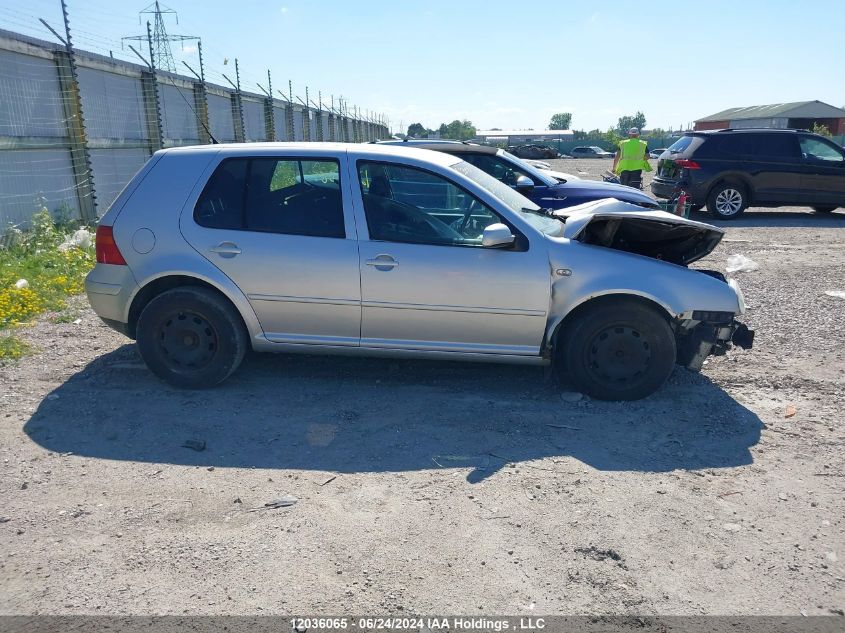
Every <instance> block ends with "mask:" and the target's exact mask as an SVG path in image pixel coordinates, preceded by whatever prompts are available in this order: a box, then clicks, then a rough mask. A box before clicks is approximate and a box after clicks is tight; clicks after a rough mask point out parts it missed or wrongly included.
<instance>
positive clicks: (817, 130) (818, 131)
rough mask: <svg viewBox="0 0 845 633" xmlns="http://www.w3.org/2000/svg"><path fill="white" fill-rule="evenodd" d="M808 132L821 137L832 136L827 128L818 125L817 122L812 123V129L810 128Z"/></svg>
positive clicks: (823, 125)
mask: <svg viewBox="0 0 845 633" xmlns="http://www.w3.org/2000/svg"><path fill="white" fill-rule="evenodd" d="M810 131H811V132H812V133H813V134H819V135H821V136H833V134H831V133H830V130H829V129H828V127H827V126H826V125H825V124H824V123H819V122H818V121H814V122H813V127H811V128H810Z"/></svg>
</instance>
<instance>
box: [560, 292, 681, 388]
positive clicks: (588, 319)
mask: <svg viewBox="0 0 845 633" xmlns="http://www.w3.org/2000/svg"><path fill="white" fill-rule="evenodd" d="M562 336H563V337H564V340H563V345H562V350H561V354H560V356H559V357H558V360H559V362H560V363H561V364H562V365H563V369H564V372H565V373H566V374H567V375H568V378H569V379H570V380H571V381H572V382H573V383H575V385H576V386H577V387H578V389H579V390H580V391H582V392H583V393H586V394H588V395H589V396H591V397H593V398H597V399H599V400H639V399H640V398H645V397H646V396H648V395H650V394H652V393H654V392H655V391H656V390H657V389H659V388H660V387H661V385H663V383H664V382H666V379H667V378H669V375H670V374H671V373H672V370H673V368H674V366H675V358H676V356H677V351H676V347H675V335H674V333H673V332H672V328H670V327H669V323H668V322H667V321H666V319H665V318H664V317H663V315H661V314H660V313H659V312H658V311H657V310H656V309H654V308H651V307H649V306H647V305H643V304H642V303H640V302H638V301H635V300H631V299H618V300H615V301H608V300H605V301H600V302H597V303H595V304H594V305H592V306H589V305H588V306H587V307H586V308H585V309H583V310H581V311H580V312H579V313H578V314H577V315H576V316H575V317H574V321H573V322H572V323H569V324H567V325H566V328H565V330H564V331H563V332H562Z"/></svg>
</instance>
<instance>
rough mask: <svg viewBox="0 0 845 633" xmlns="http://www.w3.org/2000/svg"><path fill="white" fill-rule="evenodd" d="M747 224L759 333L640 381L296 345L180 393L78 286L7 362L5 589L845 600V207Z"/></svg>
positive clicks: (46, 595) (152, 602) (517, 607)
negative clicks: (210, 386) (356, 355)
mask: <svg viewBox="0 0 845 633" xmlns="http://www.w3.org/2000/svg"><path fill="white" fill-rule="evenodd" d="M555 165H556V167H558V168H559V169H561V170H564V171H573V170H575V171H579V172H580V171H583V172H585V173H584V174H581V175H582V176H585V177H587V176H589V175H592V176H593V177H595V176H596V175H597V174H599V173H601V171H602V170H603V169H604V168H606V167H607V166H608V164H605V163H603V162H602V161H597V160H593V161H589V160H560V161H555ZM729 227H730V228H729V231H728V234H727V236H726V239H725V240H724V241H723V243H722V244H721V245H720V246H719V247H718V249H717V250H716V251H715V252H714V253H713V254H712V255H711V256H710V257H709V258H708V259H706V260H705V261H704V262H702V264H704V265H707V266H708V267H712V268H719V269H722V270H723V269H724V265H725V259H726V257H727V256H728V255H730V254H734V253H740V254H744V255H746V256H749V257H751V258H752V259H753V260H754V261H756V262H757V263H758V264H759V265H760V268H759V269H758V270H756V271H753V272H746V273H740V274H738V275H737V277H738V279H739V280H740V282H741V283H742V286H743V288H744V290H745V293H746V297H747V300H748V304H749V313H748V314H747V315H746V316H747V318H746V320H747V322H748V324H749V325H750V326H751V327H752V328H754V329H756V330H757V340H756V344H755V349H754V350H751V351H747V352H746V351H742V350H737V351H731V352H730V353H728V355H726V356H724V357H720V358H714V359H711V360H710V361H709V362H708V364H707V365H706V366H705V368H704V371H703V372H702V373H701V374H693V373H690V372H687V371H686V370H680V369H679V370H677V371H676V372H675V373H674V375H673V376H672V377H671V379H670V381H669V383H668V384H667V385H666V387H665V388H663V389H662V390H661V391H660V392H659V393H657V394H656V395H654V396H652V397H650V398H648V399H646V400H643V401H639V402H634V403H625V404H618V403H603V402H595V401H587V400H581V401H577V402H571V401H569V400H566V399H562V398H561V397H560V395H559V389H558V388H557V387H556V386H555V385H554V384H553V383H550V382H548V381H547V380H546V379H545V377H544V375H543V372H542V371H541V370H539V369H534V368H520V367H505V366H495V365H494V366H482V365H465V364H458V363H441V362H422V361H420V362H397V361H389V360H367V359H349V358H346V359H343V358H340V359H338V358H319V357H297V356H258V355H255V356H252V357H250V358H248V359H247V361H246V362H245V364H244V366H243V367H242V369H241V370H240V371H239V372H238V373H237V374H236V375H235V376H234V377H233V378H232V379H231V380H230V381H228V382H227V383H226V384H225V385H223V386H222V387H220V388H218V389H216V390H213V391H208V392H184V391H176V390H174V389H170V388H169V387H167V386H165V385H163V384H161V383H160V382H158V381H157V380H155V379H154V378H153V377H152V376H151V375H150V374H149V373H148V372H147V371H146V369H145V368H144V367H143V365H142V364H141V363H140V361H139V358H138V356H137V354H136V352H135V349H134V347H133V346H132V345H131V344H129V342H128V341H127V340H126V339H125V338H123V337H121V336H120V335H118V334H116V333H114V332H112V331H111V330H109V329H107V328H106V327H105V326H103V325H102V324H101V323H100V322H99V321H98V319H97V318H96V317H95V316H94V314H93V313H92V312H91V311H90V309H88V308H87V305H86V303H85V301H84V299H83V298H81V297H80V298H77V299H75V300H74V301H72V305H71V306H70V307H69V308H68V311H67V314H69V315H72V316H74V317H77V316H78V318H79V322H78V323H73V322H69V323H65V322H57V319H55V318H51V317H50V316H46V317H44V318H42V319H41V320H39V321H38V322H37V323H36V324H34V325H33V326H32V327H30V328H28V329H26V330H25V331H23V332H22V335H23V336H24V337H25V338H26V339H27V340H28V341H29V342H30V343H31V344H33V345H34V346H35V347H36V348H37V349H38V352H37V353H36V354H35V355H33V356H31V357H29V358H26V359H24V360H22V361H19V362H17V363H13V364H8V365H6V366H3V367H0V403H2V409H0V410H2V414H0V495H2V496H0V498H2V506H0V517H2V518H0V521H2V523H0V614H33V613H42V614H44V613H54V614H55V613H61V614H82V613H86V614H92V613H95V614H183V613H191V614H194V613H203V614H229V613H236V614H255V613H262V614H271V613H273V614H282V613H292V612H296V613H300V614H308V613H311V614H318V613H322V614H329V613H341V612H343V613H370V614H372V613H382V614H384V613H394V614H399V613H402V614H410V613H416V612H419V613H429V614H433V613H466V614H483V615H490V614H513V615H523V614H524V615H531V614H537V615H541V614H610V613H613V614H660V615H668V614H731V615H739V614H778V615H782V614H799V613H804V614H808V615H829V614H831V613H837V612H838V613H840V614H841V613H842V611H841V610H842V609H843V608H844V607H845V562H843V561H845V536H843V535H845V503H844V501H845V491H843V481H845V480H843V477H845V465H844V464H843V442H844V441H845V431H843V427H842V420H843V416H844V415H845V397H843V396H845V345H843V340H845V336H843V335H845V327H844V326H843V323H842V319H841V314H842V311H843V308H845V300H843V299H838V298H834V297H831V296H827V295H825V294H824V292H825V291H826V290H845V248H843V244H845V232H843V229H845V213H843V212H841V211H840V212H839V213H836V214H833V215H832V216H828V217H820V216H818V215H816V214H813V213H812V212H809V211H808V210H805V209H797V208H795V209H783V210H779V211H767V210H752V211H750V212H749V213H748V214H747V215H746V216H745V217H744V219H742V220H740V221H737V222H734V223H731V224H729ZM62 320H68V319H67V315H65V318H63V319H59V321H62ZM70 320H71V321H72V319H70ZM192 442H195V443H197V444H196V445H195V448H200V447H204V448H202V450H194V449H193V448H190V447H189V446H186V443H187V444H188V445H190V444H191V443H192ZM285 495H293V496H294V497H296V498H297V499H298V501H297V502H296V503H295V504H294V505H292V506H290V507H282V508H276V509H266V508H264V504H265V503H267V502H269V501H272V500H274V499H278V498H280V497H283V496H285ZM256 509H257V510H256ZM251 510H255V511H251Z"/></svg>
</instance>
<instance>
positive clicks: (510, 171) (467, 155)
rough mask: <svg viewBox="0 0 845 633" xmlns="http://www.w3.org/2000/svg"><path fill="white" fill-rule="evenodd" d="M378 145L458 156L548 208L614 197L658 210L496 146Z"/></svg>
mask: <svg viewBox="0 0 845 633" xmlns="http://www.w3.org/2000/svg"><path fill="white" fill-rule="evenodd" d="M380 143H384V144H388V145H408V146H409V147H422V148H424V149H430V150H434V151H437V152H444V153H446V154H451V155H453V156H457V157H458V158H460V159H462V160H465V161H466V162H468V163H469V164H471V165H475V166H476V167H478V168H479V169H480V170H481V171H484V172H486V173H488V174H490V175H491V176H493V177H494V178H496V179H498V180H501V181H502V182H503V183H505V184H506V185H508V186H510V187H513V188H514V189H516V190H517V191H518V192H519V193H521V194H522V195H524V196H525V197H526V198H528V199H529V200H531V201H532V202H534V203H536V204H538V205H540V206H541V207H544V208H547V209H563V208H565V207H571V206H574V205H576V204H581V203H583V202H592V201H593V200H601V199H602V198H616V199H617V200H622V201H623V202H631V203H633V204H636V205H639V206H641V207H644V208H647V209H657V208H659V205H658V204H657V202H655V201H654V199H652V198H651V197H649V196H648V195H647V194H645V193H643V192H642V191H640V190H639V189H634V188H633V187H626V186H624V185H617V184H613V183H609V182H599V181H596V180H572V181H566V180H558V179H556V178H552V177H551V176H549V175H548V174H544V173H543V170H542V169H537V168H536V167H533V166H531V165H529V164H527V163H525V162H524V161H522V160H520V159H519V158H517V157H516V156H514V155H513V154H509V153H508V152H506V151H504V150H502V149H498V148H496V147H488V146H486V145H475V144H473V143H462V142H455V141H452V142H449V141H441V142H433V141H431V140H428V141H414V140H409V141H380Z"/></svg>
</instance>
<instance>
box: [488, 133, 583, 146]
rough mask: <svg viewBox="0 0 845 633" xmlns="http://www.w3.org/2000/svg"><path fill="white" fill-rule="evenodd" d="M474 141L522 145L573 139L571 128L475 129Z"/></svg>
mask: <svg viewBox="0 0 845 633" xmlns="http://www.w3.org/2000/svg"><path fill="white" fill-rule="evenodd" d="M472 140H473V141H475V142H476V143H490V144H493V145H498V144H500V143H505V144H506V145H522V144H523V143H548V142H549V141H571V140H574V134H573V133H572V130H476V133H475V138H473V139H472Z"/></svg>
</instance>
